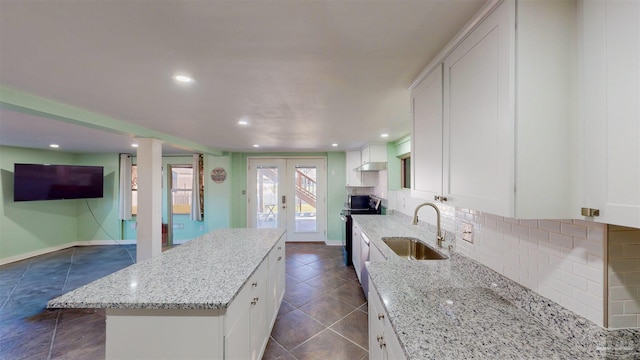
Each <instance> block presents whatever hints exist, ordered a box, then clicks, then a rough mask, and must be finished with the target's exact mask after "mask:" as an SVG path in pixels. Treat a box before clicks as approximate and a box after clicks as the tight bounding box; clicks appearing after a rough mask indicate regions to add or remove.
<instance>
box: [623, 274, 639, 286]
mask: <svg viewBox="0 0 640 360" xmlns="http://www.w3.org/2000/svg"><path fill="white" fill-rule="evenodd" d="M624 284H625V285H627V286H629V287H631V286H635V287H637V288H640V271H634V272H628V273H625V274H624Z"/></svg>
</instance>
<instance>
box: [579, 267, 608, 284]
mask: <svg viewBox="0 0 640 360" xmlns="http://www.w3.org/2000/svg"><path fill="white" fill-rule="evenodd" d="M573 273H574V274H576V275H578V276H580V277H583V278H585V279H587V280H591V281H593V282H596V283H600V284H601V285H602V284H603V283H604V276H603V273H602V269H600V270H598V269H594V268H592V267H589V266H586V265H583V264H577V263H575V264H573Z"/></svg>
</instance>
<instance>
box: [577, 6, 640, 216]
mask: <svg viewBox="0 0 640 360" xmlns="http://www.w3.org/2000/svg"><path fill="white" fill-rule="evenodd" d="M582 15H583V17H584V18H583V22H582V23H583V26H584V28H583V31H582V34H581V35H582V36H583V40H584V41H583V51H584V53H583V56H582V57H581V58H582V59H583V61H584V64H583V69H584V70H583V73H582V76H581V77H582V81H583V84H584V85H583V86H582V89H583V101H582V103H583V104H584V108H583V124H582V125H583V131H584V138H585V141H584V144H583V145H584V146H583V154H584V161H583V163H584V169H583V176H582V177H581V178H582V180H583V181H584V194H583V202H582V204H580V206H581V207H589V208H596V209H599V210H600V217H597V218H595V219H596V220H597V221H598V222H605V223H610V224H617V225H623V226H630V227H635V228H640V2H638V1H584V4H583V14H582ZM576 210H577V211H579V207H577V209H576ZM576 215H577V216H580V215H579V213H578V212H576Z"/></svg>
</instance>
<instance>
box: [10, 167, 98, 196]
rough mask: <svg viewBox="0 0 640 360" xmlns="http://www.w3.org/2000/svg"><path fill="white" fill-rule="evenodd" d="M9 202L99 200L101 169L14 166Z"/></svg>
mask: <svg viewBox="0 0 640 360" xmlns="http://www.w3.org/2000/svg"><path fill="white" fill-rule="evenodd" d="M13 170H14V171H13V201H36V200H62V199H92V198H101V197H103V188H104V185H103V178H104V168H103V167H102V166H78V165H46V164H14V167H13Z"/></svg>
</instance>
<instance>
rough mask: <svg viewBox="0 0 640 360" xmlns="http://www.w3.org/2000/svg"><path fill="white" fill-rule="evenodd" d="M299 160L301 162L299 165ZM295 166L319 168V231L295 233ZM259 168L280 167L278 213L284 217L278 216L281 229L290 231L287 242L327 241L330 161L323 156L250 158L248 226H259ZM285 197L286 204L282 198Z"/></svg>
mask: <svg viewBox="0 0 640 360" xmlns="http://www.w3.org/2000/svg"><path fill="white" fill-rule="evenodd" d="M296 161H299V163H298V164H296ZM296 165H301V166H305V165H309V166H314V165H315V166H316V168H317V179H316V181H317V183H316V184H317V199H316V211H317V212H316V231H315V232H296V231H295V230H296V229H295V224H296V212H295V204H294V199H295V183H294V177H293V173H294V171H295V166H296ZM258 166H274V167H277V168H278V169H279V170H278V171H279V173H281V174H283V176H282V178H279V179H278V180H279V189H278V191H279V193H278V194H277V204H276V205H277V207H278V213H279V215H280V214H283V213H282V211H284V214H283V215H281V216H278V217H277V220H278V224H277V226H278V227H279V228H285V229H287V241H290V242H292V241H326V239H327V182H328V179H327V171H326V169H327V158H326V157H324V156H284V157H270V156H265V157H261V156H255V157H248V158H247V227H257V224H256V222H257V214H256V205H255V204H254V203H255V202H256V201H257V183H256V178H257V168H258ZM283 195H284V196H286V203H283V200H284V199H283V197H282V196H283Z"/></svg>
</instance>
